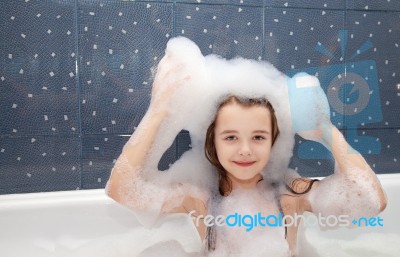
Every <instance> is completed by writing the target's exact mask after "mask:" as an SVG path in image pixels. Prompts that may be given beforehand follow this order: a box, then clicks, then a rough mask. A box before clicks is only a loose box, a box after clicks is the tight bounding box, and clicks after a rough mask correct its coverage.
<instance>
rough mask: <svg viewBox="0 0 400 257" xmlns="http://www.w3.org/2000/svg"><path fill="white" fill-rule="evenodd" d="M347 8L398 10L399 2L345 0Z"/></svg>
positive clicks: (392, 0) (395, 0)
mask: <svg viewBox="0 0 400 257" xmlns="http://www.w3.org/2000/svg"><path fill="white" fill-rule="evenodd" d="M347 9H350V10H385V11H400V2H399V1H397V0H381V1H376V0H347Z"/></svg>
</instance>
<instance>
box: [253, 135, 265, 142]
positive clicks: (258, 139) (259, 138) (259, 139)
mask: <svg viewBox="0 0 400 257" xmlns="http://www.w3.org/2000/svg"><path fill="white" fill-rule="evenodd" d="M254 139H255V140H257V141H261V140H265V137H263V136H254Z"/></svg>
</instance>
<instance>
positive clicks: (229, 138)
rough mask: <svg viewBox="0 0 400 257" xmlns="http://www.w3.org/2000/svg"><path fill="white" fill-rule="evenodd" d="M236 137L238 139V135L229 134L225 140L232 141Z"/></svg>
mask: <svg viewBox="0 0 400 257" xmlns="http://www.w3.org/2000/svg"><path fill="white" fill-rule="evenodd" d="M235 139H237V137H236V136H227V137H226V138H225V140H228V141H232V140H235Z"/></svg>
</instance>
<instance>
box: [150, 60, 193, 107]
mask: <svg viewBox="0 0 400 257" xmlns="http://www.w3.org/2000/svg"><path fill="white" fill-rule="evenodd" d="M189 80H190V76H189V74H188V73H187V72H185V66H184V64H183V63H181V62H179V61H177V60H175V59H174V58H173V57H171V56H170V55H168V54H167V55H165V56H164V57H163V58H162V59H161V61H160V63H159V64H158V66H157V71H156V76H155V79H154V82H153V88H152V92H151V106H152V107H153V108H156V109H157V110H160V109H161V110H163V109H164V110H167V109H168V107H169V104H170V101H171V98H172V95H173V94H174V93H175V92H176V91H177V90H178V89H179V88H180V87H181V86H182V85H183V84H185V83H187V82H188V81H189Z"/></svg>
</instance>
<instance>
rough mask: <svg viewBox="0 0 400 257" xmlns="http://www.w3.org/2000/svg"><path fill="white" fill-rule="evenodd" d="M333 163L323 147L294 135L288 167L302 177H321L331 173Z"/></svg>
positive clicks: (327, 151)
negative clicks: (293, 144) (291, 155)
mask: <svg viewBox="0 0 400 257" xmlns="http://www.w3.org/2000/svg"><path fill="white" fill-rule="evenodd" d="M334 165H335V161H334V159H333V157H332V155H331V154H330V152H329V150H327V149H326V148H325V147H324V146H322V145H321V144H319V143H316V142H314V141H308V140H304V139H303V138H301V137H299V136H298V135H296V137H295V146H294V149H293V157H292V159H291V162H290V164H289V167H290V168H292V169H294V170H296V171H297V172H298V173H299V174H300V175H301V176H304V177H321V176H328V175H331V174H332V173H333V170H334V167H335V166H334Z"/></svg>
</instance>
